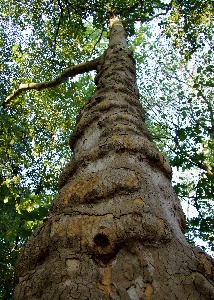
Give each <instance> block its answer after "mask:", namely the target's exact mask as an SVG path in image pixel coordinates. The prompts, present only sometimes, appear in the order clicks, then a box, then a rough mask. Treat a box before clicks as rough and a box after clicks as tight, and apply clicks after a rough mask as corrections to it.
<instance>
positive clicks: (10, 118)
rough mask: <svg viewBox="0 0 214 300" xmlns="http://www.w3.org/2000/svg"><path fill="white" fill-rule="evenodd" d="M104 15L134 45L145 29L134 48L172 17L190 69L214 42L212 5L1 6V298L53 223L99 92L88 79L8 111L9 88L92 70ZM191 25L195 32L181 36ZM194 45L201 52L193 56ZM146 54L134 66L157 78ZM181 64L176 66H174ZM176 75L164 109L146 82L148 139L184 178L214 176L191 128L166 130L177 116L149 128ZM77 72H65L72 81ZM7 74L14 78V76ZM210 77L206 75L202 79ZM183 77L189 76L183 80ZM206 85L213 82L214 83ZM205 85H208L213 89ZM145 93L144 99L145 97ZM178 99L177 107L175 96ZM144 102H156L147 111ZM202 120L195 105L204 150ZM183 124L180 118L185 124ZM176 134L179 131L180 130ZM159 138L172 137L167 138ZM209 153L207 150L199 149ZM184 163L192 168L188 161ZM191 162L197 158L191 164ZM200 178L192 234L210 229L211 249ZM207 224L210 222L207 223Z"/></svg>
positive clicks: (206, 183) (205, 187)
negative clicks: (76, 142)
mask: <svg viewBox="0 0 214 300" xmlns="http://www.w3.org/2000/svg"><path fill="white" fill-rule="evenodd" d="M201 2H203V3H201ZM108 5H110V6H112V7H115V10H116V12H117V13H118V14H119V15H120V16H121V17H122V18H123V19H124V20H125V21H126V27H127V29H128V32H129V35H130V36H131V35H132V34H133V32H134V21H136V20H138V21H142V22H144V25H143V26H142V27H141V28H142V30H143V31H141V32H140V31H139V33H140V35H139V36H138V41H139V38H140V36H141V37H142V35H143V34H144V35H145V34H147V32H146V31H145V30H147V25H145V21H151V20H153V18H154V17H158V16H160V15H165V14H166V13H167V12H168V16H169V17H170V18H166V19H165V20H167V22H168V23H167V27H166V29H167V30H168V31H167V34H168V33H170V34H171V36H172V38H174V37H175V42H176V41H179V43H177V45H176V43H175V47H178V46H179V47H180V49H182V50H184V49H185V57H187V58H188V59H189V60H190V58H189V57H190V56H191V55H192V56H193V54H194V53H193V52H194V51H196V50H197V49H199V48H200V47H202V43H201V42H200V41H201V35H203V34H204V33H205V35H206V36H205V39H202V41H204V40H206V39H207V41H210V43H211V39H212V34H211V31H210V30H212V26H207V24H208V23H209V21H211V16H212V11H213V7H212V3H211V2H210V1H197V2H195V1H185V2H183V1H173V2H171V3H169V4H165V3H163V2H161V1H152V2H149V3H146V2H145V3H143V2H142V1H125V2H124V1H120V2H119V3H117V2H116V1H108V2H106V1H99V4H98V3H96V2H95V1H88V2H87V4H85V1H81V0H80V1H78V3H73V2H72V3H71V1H63V0H60V1H48V0H43V1H39V2H38V1H36V2H35V1H32V2H30V1H25V0H22V1H16V5H14V2H13V1H11V2H10V1H6V2H5V3H4V1H3V2H2V4H1V19H0V21H1V24H3V25H4V26H3V27H4V30H3V31H2V32H3V34H2V37H1V40H0V41H1V45H2V44H3V45H5V46H4V48H3V50H4V51H3V52H2V51H1V56H2V58H3V59H2V61H1V64H2V65H1V69H2V70H3V74H5V75H6V76H3V80H2V81H1V82H4V85H3V89H2V91H3V105H4V106H5V108H4V109H2V108H1V109H0V114H1V117H0V120H1V123H0V124H1V149H0V150H1V172H2V176H1V178H2V180H1V183H0V184H1V190H0V193H1V215H0V223H1V244H0V247H1V251H0V252H1V262H2V263H1V272H0V273H1V274H3V276H1V280H0V286H1V287H0V297H1V296H2V295H3V298H4V299H8V298H9V297H10V294H11V282H12V280H11V278H12V276H13V266H14V260H15V259H16V257H17V254H18V252H19V251H20V248H21V247H22V245H23V243H24V242H25V240H26V239H27V238H28V236H29V235H30V234H31V232H32V231H33V230H34V229H35V227H36V226H37V225H38V224H39V223H41V222H42V219H43V217H44V216H45V215H46V214H47V209H48V207H49V205H50V203H51V201H52V199H53V195H54V194H55V189H56V184H55V182H56V178H57V177H58V174H59V171H60V169H61V168H62V165H63V164H64V161H65V159H68V158H69V156H70V154H69V151H68V147H67V145H66V140H67V136H68V135H69V133H70V132H71V131H72V129H73V124H74V118H75V114H76V112H77V111H79V108H80V106H82V104H84V102H85V101H86V100H87V98H88V97H89V96H88V94H89V93H90V92H91V91H92V89H93V83H92V78H91V75H84V77H80V78H78V81H76V80H75V82H72V81H71V80H69V81H67V82H65V83H64V84H63V85H60V86H57V87H55V88H51V89H46V90H43V91H41V92H40V93H37V92H35V93H34V92H33V91H31V92H27V93H25V94H23V93H21V94H20V95H19V96H18V97H16V98H15V99H13V100H12V101H11V102H10V101H9V102H6V103H5V98H6V96H7V95H8V94H9V92H10V90H11V87H14V88H15V89H16V88H17V86H18V85H19V84H20V82H32V81H34V82H38V81H42V80H45V81H47V80H49V79H50V78H54V77H56V76H58V73H59V72H61V69H62V68H65V67H67V66H69V65H70V66H72V65H75V64H79V63H81V62H82V61H85V60H89V59H90V60H91V59H92V58H94V57H96V56H97V55H95V54H98V55H99V54H100V53H101V51H102V50H100V48H101V47H100V46H101V45H102V44H105V43H104V41H105V40H104V39H103V37H105V36H106V22H105V11H106V9H107V8H108V7H107V6H108ZM196 12H197V13H196ZM20 15H21V17H20ZM202 19H203V20H202ZM161 20H162V19H161ZM169 20H170V21H169ZM201 20H202V22H201ZM184 21H185V22H184ZM161 22H162V21H161ZM90 23H91V24H90ZM92 23H93V26H92ZM187 23H188V24H189V26H185V24H187ZM165 24H166V23H163V25H164V26H166V25H165ZM201 24H202V25H201ZM174 25H175V26H174ZM173 26H174V27H173ZM170 28H172V30H170ZM189 28H190V30H189ZM26 29H27V30H26ZM195 29H196V30H195ZM11 32H12V33H13V34H11ZM189 32H191V34H189ZM195 34H196V35H195ZM197 34H198V37H199V38H197V39H196V40H195V41H196V43H195V42H192V41H193V39H191V43H189V42H188V37H191V36H194V37H196V36H197ZM162 35H163V32H162ZM135 36H136V35H135ZM129 39H130V38H129ZM168 40H169V39H168ZM141 41H142V43H145V44H146V43H147V39H146V38H141ZM198 42H199V43H198ZM182 43H183V44H182ZM183 45H184V46H183ZM194 45H196V47H195V48H194ZM97 46H99V47H97ZM211 47H212V44H211ZM8 49H9V50H8ZM97 49H98V50H97ZM141 49H144V50H141V54H142V55H141V56H140V55H139V53H136V54H135V57H136V58H137V59H138V61H140V60H141V62H143V65H144V69H143V70H144V71H146V72H147V73H149V72H150V70H151V68H150V65H147V64H146V61H145V60H144V57H145V54H146V55H147V54H148V56H149V55H150V53H151V52H149V51H148V50H149V49H148V47H147V48H144V47H143V48H141ZM178 50H179V48H178ZM170 51H174V50H170ZM202 53H203V52H202ZM156 54H157V52H156ZM211 56H212V55H210V56H209V58H211ZM141 57H142V58H141ZM204 58H205V61H206V62H205V64H204V63H203V64H201V66H202V68H203V69H204V70H207V71H208V69H207V67H208V66H209V64H210V62H208V60H207V56H206V55H204ZM167 59H168V58H167ZM176 59H177V58H176V56H175V61H176ZM206 64H207V65H206ZM152 65H153V64H152ZM174 65H175V67H174V70H173V68H172V67H171V70H172V71H171V74H170V73H168V74H167V72H165V74H166V76H165V75H163V74H162V75H161V74H160V80H159V85H160V90H161V88H162V91H164V92H163V94H164V96H166V100H163V97H159V96H161V93H160V94H159V92H158V91H157V92H156V90H155V88H154V87H155V86H156V82H155V80H154V79H157V77H156V74H157V72H156V74H155V73H154V76H152V75H151V76H150V78H149V79H148V83H149V85H152V86H153V89H150V90H149V85H148V86H146V84H144V83H142V82H141V83H140V85H139V87H140V88H141V94H142V95H143V96H144V97H143V100H146V101H143V106H144V107H146V108H147V124H148V125H149V126H150V130H151V129H152V133H153V136H154V137H155V138H156V139H155V141H156V143H157V144H158V146H159V148H160V149H163V151H164V152H165V151H166V149H167V148H169V149H170V151H168V152H167V154H168V157H169V158H170V163H171V164H173V165H177V166H178V167H181V166H182V168H187V169H188V168H190V167H191V165H192V166H194V163H198V162H200V164H201V165H202V166H204V165H205V166H206V165H207V166H209V167H210V168H211V170H212V148H211V145H212V140H210V141H208V142H207V143H206V145H207V146H206V150H205V151H203V155H200V156H199V155H198V152H197V147H196V146H197V145H196V146H195V144H194V139H195V137H194V136H195V132H194V128H195V127H194V126H192V128H190V127H189V128H188V127H187V128H186V126H187V123H185V122H183V124H182V123H180V122H179V123H178V124H175V125H177V126H176V127H175V128H176V132H175V130H174V129H173V128H172V130H171V131H170V128H169V125H170V122H171V120H173V118H174V116H172V117H171V118H170V116H169V114H168V111H167V117H168V119H169V121H170V122H168V123H167V124H166V122H167V118H166V117H164V114H165V112H164V111H163V112H160V113H159V114H157V110H156V112H155V117H156V120H157V121H158V122H156V123H155V122H153V118H154V114H152V113H151V118H150V119H149V122H148V116H149V114H150V111H151V109H150V108H151V107H152V109H154V108H157V105H155V106H154V105H153V103H154V102H153V100H154V99H155V100H156V101H157V103H158V105H159V106H158V107H161V109H162V108H163V107H165V108H167V106H166V102H167V101H168V102H169V103H170V101H171V99H172V94H173V96H174V95H175V94H176V93H175V90H176V89H178V90H179V89H181V88H182V87H181V85H180V86H178V87H175V85H174V82H172V85H171V82H170V81H168V83H167V81H164V82H163V80H162V78H163V76H164V78H169V76H171V75H172V76H174V75H175V70H177V69H179V68H178V65H180V63H177V65H176V64H174ZM190 65H191V61H190ZM169 68H170V63H169V62H168V65H167V68H165V70H166V71H167V69H169ZM71 69H72V68H69V70H70V71H71ZM74 69H75V68H74ZM161 69H163V70H164V67H163V62H161V65H157V67H156V70H161ZM8 70H9V71H10V73H9V74H10V75H9V76H8ZM204 70H203V74H205V72H204ZM181 72H182V73H183V70H182V71H181ZM209 72H210V71H209ZM209 72H207V74H208V76H210V75H209ZM66 73H67V74H68V72H67V71H65V72H64V75H63V76H65V75H66ZM140 73H143V72H142V71H140V72H139V73H138V74H140ZM151 74H152V72H151ZM176 74H178V75H179V76H178V78H179V79H180V78H181V77H180V74H179V72H177V73H176ZM194 77H195V74H194ZM144 78H145V76H144ZM198 78H200V90H202V91H203V93H204V91H205V90H204V89H201V84H203V82H202V80H201V78H202V76H200V77H199V76H198ZM207 78H208V80H209V77H207ZM64 79H65V77H64V78H63V80H64ZM204 79H206V76H204ZM185 80H186V79H185ZM196 81H197V78H196ZM203 81H204V83H205V84H206V82H207V80H203ZM165 82H166V83H165ZM210 82H211V81H210ZM58 83H59V82H58ZM162 83H164V84H162ZM196 83H197V82H196ZM161 84H162V87H161ZM191 84H192V83H191ZM210 84H211V83H210ZM192 85H193V84H192ZM37 86H38V85H37ZM40 87H41V86H40ZM147 87H148V88H147ZM170 89H171V91H172V94H171V93H170ZM147 90H148V92H147V95H145V91H147ZM191 97H192V96H191ZM194 97H195V98H194V99H195V100H194V101H193V103H194V104H195V103H196V104H197V95H195V96H194ZM177 98H178V99H180V95H179V94H178V97H177ZM177 98H175V99H177ZM211 98H212V97H211ZM211 98H210V99H211ZM184 99H185V97H184V96H182V98H181V100H182V101H183V100H184ZM207 99H208V98H207ZM148 100H150V101H149V103H148ZM182 101H180V100H179V102H177V103H176V101H174V102H173V103H172V104H173V109H174V108H176V112H177V113H176V116H178V118H179V120H181V119H182V118H183V119H184V115H185V113H186V114H187V115H189V105H190V104H189V101H188V103H187V105H186V108H185V107H182V106H181V105H180V103H182ZM210 104H211V110H210V112H211V113H212V102H211V101H210ZM204 112H205V106H204V107H203V111H202V110H201V111H200V109H198V110H195V109H194V105H193V104H192V105H191V117H192V116H193V117H194V119H195V120H196V121H199V122H200V126H201V124H202V125H205V126H204V127H203V132H202V131H201V132H200V134H197V140H198V141H199V143H198V144H200V142H201V141H202V142H203V138H204V136H208V131H209V121H208V120H209V117H208V119H207V120H206V121H204V115H203V114H204ZM198 113H201V117H200V119H198ZM179 114H180V115H181V116H182V118H180V116H179ZM157 116H158V117H159V119H158V118H157ZM162 116H163V117H162ZM206 116H207V114H206ZM210 116H211V115H210ZM206 118H207V117H206ZM188 120H189V118H188ZM165 124H166V126H165ZM153 125H154V126H153ZM173 125H174V124H173ZM178 125H179V126H180V127H178ZM193 125H194V123H193ZM170 127H171V125H170ZM177 127H178V128H177ZM179 128H181V130H177V129H179ZM197 128H198V127H196V129H197ZM199 128H201V127H199ZM197 132H198V129H197ZM162 133H166V134H165V135H163V136H161V135H162ZM189 133H191V136H192V138H191V140H190V143H189V144H188V142H189V140H188V139H186V137H187V136H188V135H189ZM204 133H206V134H205V135H204ZM175 134H176V136H175V137H176V138H179V139H180V141H179V144H180V145H181V146H182V147H179V148H178V147H177V148H176V156H175V155H173V152H172V150H173V149H174V148H175V146H176V144H175V145H173V141H174V140H175V141H176V139H174V135H175ZM184 136H185V140H184ZM165 142H167V143H166V144H167V148H166V147H163V145H164V143H165ZM203 144H204V143H203ZM203 144H202V143H201V145H203ZM183 145H184V146H185V147H183ZM171 146H172V147H171ZM204 149H205V148H204ZM183 150H184V151H183ZM208 151H210V154H209V155H207V153H208ZM186 153H187V154H188V158H189V159H190V160H187V159H186V157H187V155H186ZM192 153H193V155H192ZM189 154H191V155H189ZM195 154H196V156H195ZM192 158H194V160H193V161H192ZM210 158H211V159H210ZM201 178H202V180H199V181H198V184H197V186H196V188H194V186H193V189H194V190H195V191H196V193H195V194H196V196H195V200H196V201H195V203H196V204H197V209H199V213H200V218H198V219H197V220H193V221H194V222H192V226H194V227H193V230H195V229H197V230H198V228H199V229H200V231H199V232H200V234H201V233H202V234H203V233H205V231H206V230H207V228H208V237H206V238H207V239H208V240H210V239H212V232H211V233H210V231H212V217H211V213H212V209H211V208H212V206H211V205H212V204H211V201H212V200H211V198H212V195H213V193H212V177H211V176H210V177H206V173H205V172H204V173H201ZM181 187H182V189H181ZM177 191H182V196H183V195H184V196H188V198H189V191H191V187H190V183H189V182H188V183H187V184H186V183H185V182H184V180H183V184H182V185H180V186H178V188H177ZM207 191H208V193H207ZM210 195H211V196H210ZM207 199H208V200H207ZM198 204H199V205H198ZM204 208H206V210H205V209H204ZM207 208H208V213H207ZM208 218H210V219H209V220H210V221H209V220H208ZM206 219H207V220H206ZM198 224H199V226H200V227H199V226H198ZM195 225H196V226H195ZM202 225H203V226H202ZM204 225H205V226H204ZM205 227H206V228H205ZM204 228H205V231H204ZM193 232H194V231H193Z"/></svg>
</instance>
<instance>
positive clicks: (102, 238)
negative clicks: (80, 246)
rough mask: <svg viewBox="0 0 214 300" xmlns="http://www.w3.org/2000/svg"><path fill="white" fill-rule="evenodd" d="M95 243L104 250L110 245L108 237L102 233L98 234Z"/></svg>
mask: <svg viewBox="0 0 214 300" xmlns="http://www.w3.org/2000/svg"><path fill="white" fill-rule="evenodd" d="M94 243H95V244H96V245H97V246H99V247H103V248H105V247H107V246H108V245H109V244H110V242H109V239H108V237H107V236H106V235H104V234H102V233H98V234H97V235H95V237H94Z"/></svg>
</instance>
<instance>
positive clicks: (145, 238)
mask: <svg viewBox="0 0 214 300" xmlns="http://www.w3.org/2000/svg"><path fill="white" fill-rule="evenodd" d="M97 71H98V74H97V78H96V82H97V89H96V91H95V92H94V94H93V96H92V97H91V98H90V100H89V102H88V103H87V104H86V105H85V107H84V108H83V109H82V111H81V113H80V115H79V117H78V120H77V125H76V128H75V130H74V133H73V135H72V137H71V139H70V144H71V148H72V150H73V153H74V156H73V158H72V160H71V162H70V163H68V165H67V166H66V168H65V170H64V171H63V172H62V174H61V177H60V180H59V193H58V195H57V196H56V199H55V201H54V202H53V205H52V207H51V209H50V212H49V214H48V216H47V218H46V219H45V220H44V223H43V225H41V226H40V227H39V228H38V229H37V230H36V231H35V232H34V233H33V235H32V236H31V237H30V239H29V240H28V242H27V243H26V245H25V247H24V249H23V251H22V252H21V254H20V256H19V259H18V262H17V266H16V272H15V285H16V286H15V291H14V299H17V300H18V299H19V300H24V299H25V300H26V299H29V300H36V299H43V300H49V299H50V300H54V299H81V300H82V299H93V300H100V299H122V300H126V299H132V300H137V299H147V300H152V299H156V300H160V299H161V300H163V299H170V300H174V299H179V300H185V299H189V300H192V299H194V300H197V299H214V288H213V263H212V260H211V258H210V257H209V256H208V255H206V254H205V253H203V252H202V251H200V250H199V249H197V248H194V247H192V246H190V245H189V244H188V243H187V241H186V239H185V237H184V234H183V230H184V222H185V221H184V214H183V212H182V209H181V206H180V204H179V201H178V198H177V196H176V195H175V193H174V191H173V189H172V186H171V183H170V177H171V168H170V166H169V163H168V161H167V159H166V158H165V157H164V156H163V154H161V153H160V152H159V151H158V149H157V148H156V147H155V145H154V144H153V142H152V140H151V136H150V133H149V132H148V129H147V128H146V126H145V124H144V111H143V108H142V106H141V104H140V102H139V99H138V89H137V85H136V78H135V76H136V72H135V64H134V60H133V58H132V53H131V52H130V51H129V50H128V47H127V42H126V33H125V30H124V27H123V25H122V23H121V21H120V20H119V19H117V18H116V17H112V19H111V32H110V42H109V47H108V49H107V51H106V52H105V54H104V55H103V57H102V58H101V59H100V63H99V66H98V70H97Z"/></svg>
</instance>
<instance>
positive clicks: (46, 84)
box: [1, 57, 101, 108]
mask: <svg viewBox="0 0 214 300" xmlns="http://www.w3.org/2000/svg"><path fill="white" fill-rule="evenodd" d="M100 58H101V57H98V58H96V59H94V60H91V61H87V62H84V63H81V64H79V65H76V66H72V67H70V68H67V69H65V71H64V72H62V73H61V74H60V75H59V76H58V77H56V78H55V79H53V80H50V81H43V82H40V83H34V82H31V83H24V84H20V86H19V87H18V89H16V90H14V91H13V92H12V93H11V94H10V95H9V96H8V97H7V98H6V99H5V100H4V101H3V103H2V104H1V105H2V106H3V107H4V108H6V107H7V106H8V105H9V103H10V102H11V100H13V99H14V98H15V97H17V96H18V95H20V94H21V93H22V92H23V91H26V90H32V89H34V90H37V91H41V90H44V89H47V88H51V87H55V86H57V85H59V84H61V83H63V82H65V81H66V80H67V79H68V78H69V77H74V76H76V75H78V74H83V73H85V72H89V71H92V70H96V68H97V65H98V63H99V61H100Z"/></svg>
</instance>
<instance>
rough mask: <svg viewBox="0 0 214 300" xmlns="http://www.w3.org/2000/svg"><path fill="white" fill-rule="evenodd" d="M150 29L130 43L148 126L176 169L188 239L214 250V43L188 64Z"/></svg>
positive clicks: (178, 191) (184, 58) (169, 42)
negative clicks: (133, 46) (136, 66)
mask: <svg viewBox="0 0 214 300" xmlns="http://www.w3.org/2000/svg"><path fill="white" fill-rule="evenodd" d="M154 26H155V25H154ZM154 26H153V27H151V29H150V30H149V29H148V27H147V28H145V27H140V28H139V34H140V35H141V38H140V39H138V38H137V39H134V41H133V44H134V45H135V48H136V49H135V50H136V51H137V52H136V59H137V60H138V61H140V64H139V65H138V74H140V75H139V78H138V80H139V86H140V94H141V100H142V102H143V105H144V107H145V108H146V109H147V123H148V126H149V127H150V131H151V132H152V133H153V138H154V141H155V142H156V144H157V146H158V147H159V148H160V149H162V151H163V152H165V153H166V155H167V156H168V158H169V160H170V164H171V166H172V167H174V168H173V169H174V173H175V175H174V177H173V184H174V188H175V191H176V192H177V194H178V195H179V197H180V199H181V201H182V203H183V206H184V207H185V213H186V215H187V237H188V238H189V240H190V241H191V242H193V241H194V242H195V243H198V244H199V245H200V243H202V242H200V240H198V238H200V239H201V241H202V240H203V241H206V242H207V245H206V244H205V245H206V246H207V247H208V248H209V247H210V250H214V235H213V234H214V231H213V221H212V220H213V217H214V211H213V210H212V206H213V192H214V175H213V168H214V159H213V157H214V140H213V138H214V119H213V79H212V73H213V58H214V57H213V52H212V51H211V49H212V47H213V42H214V41H213V38H211V37H210V40H209V42H208V43H207V44H206V47H204V48H203V49H200V51H199V50H198V51H196V52H195V53H194V54H193V55H192V58H191V59H189V60H188V61H187V60H186V57H184V56H183V55H181V54H180V49H178V50H177V49H176V50H175V49H173V44H172V43H173V41H172V43H171V41H169V40H168V39H166V38H165V37H164V36H163V35H159V33H157V34H156V35H154V32H155V31H156V32H158V31H157V30H155V27H154ZM151 31H153V35H151ZM146 33H147V38H146V37H145V34H146ZM143 36H144V38H142V37H143ZM138 49H140V52H139V51H138ZM142 62H143V63H142ZM176 169H177V170H178V172H179V173H178V172H176ZM178 174H179V175H178ZM201 245H203V243H202V244H201Z"/></svg>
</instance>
